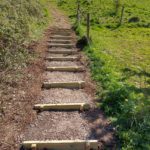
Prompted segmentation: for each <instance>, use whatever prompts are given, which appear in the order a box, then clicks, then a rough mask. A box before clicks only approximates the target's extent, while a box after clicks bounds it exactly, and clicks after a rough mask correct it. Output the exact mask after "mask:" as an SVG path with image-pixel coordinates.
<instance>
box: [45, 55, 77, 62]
mask: <svg viewBox="0 0 150 150" xmlns="http://www.w3.org/2000/svg"><path fill="white" fill-rule="evenodd" d="M78 59H79V58H78V57H75V56H74V57H47V58H46V60H49V61H75V60H78Z"/></svg>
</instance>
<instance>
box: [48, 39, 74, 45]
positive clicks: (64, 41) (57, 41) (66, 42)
mask: <svg viewBox="0 0 150 150" xmlns="http://www.w3.org/2000/svg"><path fill="white" fill-rule="evenodd" d="M48 42H50V43H60V44H70V43H71V42H72V41H71V40H54V39H53V40H49V41H48Z"/></svg>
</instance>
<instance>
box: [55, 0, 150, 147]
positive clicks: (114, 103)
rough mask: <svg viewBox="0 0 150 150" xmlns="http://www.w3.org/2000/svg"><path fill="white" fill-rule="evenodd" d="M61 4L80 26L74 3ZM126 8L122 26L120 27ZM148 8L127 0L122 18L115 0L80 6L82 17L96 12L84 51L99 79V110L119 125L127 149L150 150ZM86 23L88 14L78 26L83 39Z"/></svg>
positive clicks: (117, 126)
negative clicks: (116, 8)
mask: <svg viewBox="0 0 150 150" xmlns="http://www.w3.org/2000/svg"><path fill="white" fill-rule="evenodd" d="M70 3H71V5H70ZM58 5H59V7H61V8H62V9H63V10H65V12H66V14H68V16H69V17H70V19H71V22H75V14H76V3H75V0H71V1H69V2H68V1H66V0H63V1H61V3H59V4H58ZM122 5H124V6H125V12H124V16H123V24H122V25H121V26H118V25H119V20H120V14H121V6H122ZM149 5H150V2H149V1H147V0H143V1H138V0H133V1H129V0H124V1H121V4H120V7H119V11H118V13H117V14H115V5H114V1H112V0H111V1H110V0H109V1H108V0H105V1H104V0H101V1H98V0H96V1H93V3H92V4H90V6H89V5H88V6H85V4H84V5H83V4H82V6H81V11H82V12H84V13H83V14H86V13H85V12H87V11H88V12H90V13H91V39H92V42H91V45H90V46H86V47H85V48H84V52H85V54H87V56H88V57H89V59H90V61H91V63H90V68H91V73H92V77H93V79H94V80H95V81H97V98H98V99H99V106H100V107H101V108H102V109H103V110H104V111H105V113H106V114H107V115H108V117H109V118H110V119H111V121H112V124H114V126H115V127H116V133H117V136H118V138H119V140H120V144H121V149H123V150H132V149H133V150H134V149H137V150H143V149H144V150H149V149H150V143H149V139H150V136H149V135H150V94H149V93H150V61H149V60H150V51H149V47H150V42H149V41H150V28H149V27H150V26H149V25H150V19H149V15H150V10H149V8H148V6H149ZM135 18H136V19H135ZM134 19H135V20H134ZM85 24H86V20H85V15H83V16H82V20H81V24H80V26H77V27H76V32H77V34H78V35H79V37H80V38H81V37H83V36H85V33H86V27H85Z"/></svg>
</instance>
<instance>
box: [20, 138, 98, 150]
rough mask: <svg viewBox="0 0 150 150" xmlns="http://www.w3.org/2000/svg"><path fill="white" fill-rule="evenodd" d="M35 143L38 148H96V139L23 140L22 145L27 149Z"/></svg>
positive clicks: (58, 149)
mask: <svg viewBox="0 0 150 150" xmlns="http://www.w3.org/2000/svg"><path fill="white" fill-rule="evenodd" d="M32 144H36V146H37V148H38V149H44V148H47V149H53V150H89V149H92V150H98V141H97V140H69V141H67V140H65V141H24V142H23V144H22V145H23V146H24V147H25V148H27V149H30V148H31V145H32Z"/></svg>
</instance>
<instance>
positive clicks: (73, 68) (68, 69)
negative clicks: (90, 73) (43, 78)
mask: <svg viewBox="0 0 150 150" xmlns="http://www.w3.org/2000/svg"><path fill="white" fill-rule="evenodd" d="M46 71H61V72H83V71H84V69H83V68H82V67H66V68H65V67H64V68H63V67H47V68H46Z"/></svg>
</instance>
